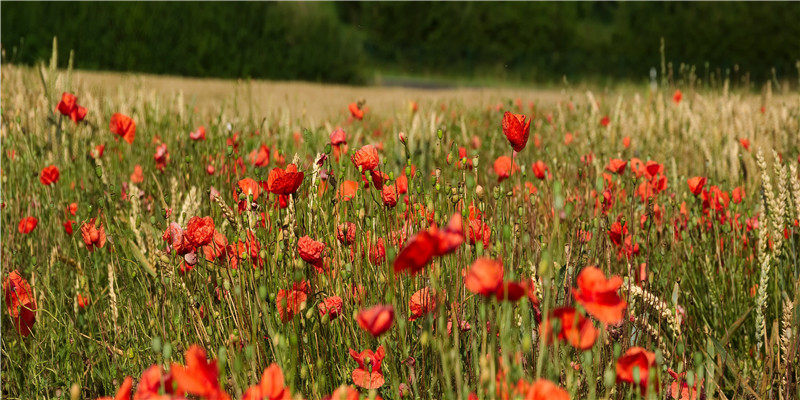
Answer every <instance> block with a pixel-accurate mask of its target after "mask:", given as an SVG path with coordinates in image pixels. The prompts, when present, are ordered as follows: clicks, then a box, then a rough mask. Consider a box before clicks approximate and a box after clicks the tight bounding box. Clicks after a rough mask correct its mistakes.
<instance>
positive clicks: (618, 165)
mask: <svg viewBox="0 0 800 400" xmlns="http://www.w3.org/2000/svg"><path fill="white" fill-rule="evenodd" d="M627 165H628V162H627V161H624V160H620V159H619V158H612V159H611V161H609V162H608V165H606V171H609V172H613V173H615V174H617V175H622V174H623V173H625V167H626V166H627Z"/></svg>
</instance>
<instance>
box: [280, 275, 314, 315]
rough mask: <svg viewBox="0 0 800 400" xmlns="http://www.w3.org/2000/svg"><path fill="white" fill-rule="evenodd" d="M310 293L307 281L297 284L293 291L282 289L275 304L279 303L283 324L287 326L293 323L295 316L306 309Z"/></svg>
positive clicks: (293, 286) (294, 285)
mask: <svg viewBox="0 0 800 400" xmlns="http://www.w3.org/2000/svg"><path fill="white" fill-rule="evenodd" d="M308 291H309V286H308V282H307V281H302V282H300V283H297V282H295V283H294V284H293V285H292V288H291V289H289V290H284V289H281V290H279V291H278V296H277V297H276V298H275V302H276V303H277V307H278V314H279V315H280V317H281V322H283V323H284V324H285V323H287V322H289V321H291V320H292V318H294V316H295V314H297V313H299V312H300V311H302V310H303V309H305V307H306V304H305V302H306V299H307V298H308Z"/></svg>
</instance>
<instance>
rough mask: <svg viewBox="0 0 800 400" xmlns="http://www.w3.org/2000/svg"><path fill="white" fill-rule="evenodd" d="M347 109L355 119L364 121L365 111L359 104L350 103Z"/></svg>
mask: <svg viewBox="0 0 800 400" xmlns="http://www.w3.org/2000/svg"><path fill="white" fill-rule="evenodd" d="M347 109H348V110H350V114H351V115H352V116H353V118H355V119H358V120H362V119H364V110H362V109H361V106H360V105H359V104H358V103H350V104H349V105H348V106H347Z"/></svg>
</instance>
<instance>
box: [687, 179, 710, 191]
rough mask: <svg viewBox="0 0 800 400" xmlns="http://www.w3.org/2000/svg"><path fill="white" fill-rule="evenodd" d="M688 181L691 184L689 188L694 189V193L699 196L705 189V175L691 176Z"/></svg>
mask: <svg viewBox="0 0 800 400" xmlns="http://www.w3.org/2000/svg"><path fill="white" fill-rule="evenodd" d="M687 183H688V184H689V190H691V191H692V194H693V195H695V196H697V195H698V194H700V192H702V191H703V186H704V185H705V184H706V178H705V177H703V176H695V177H694V178H689V181H688V182H687Z"/></svg>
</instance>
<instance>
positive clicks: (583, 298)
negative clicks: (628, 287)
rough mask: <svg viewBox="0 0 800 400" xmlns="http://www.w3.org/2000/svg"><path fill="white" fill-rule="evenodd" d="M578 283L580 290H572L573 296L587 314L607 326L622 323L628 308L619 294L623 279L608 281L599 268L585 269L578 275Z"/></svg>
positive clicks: (614, 278) (615, 278)
mask: <svg viewBox="0 0 800 400" xmlns="http://www.w3.org/2000/svg"><path fill="white" fill-rule="evenodd" d="M577 283H578V290H575V289H572V295H573V297H574V298H575V301H577V302H578V304H580V305H582V306H583V308H585V309H586V312H588V313H589V314H591V315H592V316H593V317H595V318H597V320H598V321H600V322H603V323H606V324H618V323H620V322H622V312H623V311H624V310H625V307H626V306H627V304H626V303H625V301H624V300H622V299H621V298H620V297H619V294H618V293H617V290H618V289H619V288H620V286H622V278H620V277H619V276H614V277H612V278H611V279H606V276H605V274H603V271H601V270H599V269H598V268H595V267H585V268H584V269H583V270H582V271H581V273H580V274H579V275H578V279H577Z"/></svg>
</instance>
